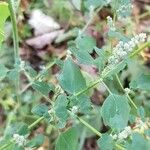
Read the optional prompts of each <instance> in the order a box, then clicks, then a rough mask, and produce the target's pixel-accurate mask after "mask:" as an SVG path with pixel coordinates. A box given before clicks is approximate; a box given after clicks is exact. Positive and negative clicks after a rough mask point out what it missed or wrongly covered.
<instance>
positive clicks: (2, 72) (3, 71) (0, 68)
mask: <svg viewBox="0 0 150 150" xmlns="http://www.w3.org/2000/svg"><path fill="white" fill-rule="evenodd" d="M7 72H8V69H7V68H6V67H5V66H4V65H3V64H0V80H2V79H4V78H5V77H6V75H7Z"/></svg>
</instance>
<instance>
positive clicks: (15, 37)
mask: <svg viewBox="0 0 150 150" xmlns="http://www.w3.org/2000/svg"><path fill="white" fill-rule="evenodd" d="M8 4H9V11H10V18H11V22H12V27H13V43H14V55H15V59H16V58H19V38H18V30H17V21H16V15H15V12H14V8H13V4H12V1H11V0H8Z"/></svg>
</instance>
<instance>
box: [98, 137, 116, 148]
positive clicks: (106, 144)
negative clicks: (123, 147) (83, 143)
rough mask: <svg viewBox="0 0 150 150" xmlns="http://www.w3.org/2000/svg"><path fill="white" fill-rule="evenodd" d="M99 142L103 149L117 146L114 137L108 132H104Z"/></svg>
mask: <svg viewBox="0 0 150 150" xmlns="http://www.w3.org/2000/svg"><path fill="white" fill-rule="evenodd" d="M97 143H98V146H99V148H100V149H101V150H113V149H114V147H115V144H114V141H113V138H112V137H111V136H110V135H108V134H103V135H102V137H101V138H99V139H98V141H97Z"/></svg>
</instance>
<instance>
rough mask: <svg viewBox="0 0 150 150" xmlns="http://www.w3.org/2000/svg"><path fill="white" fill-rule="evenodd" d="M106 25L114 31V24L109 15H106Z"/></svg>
mask: <svg viewBox="0 0 150 150" xmlns="http://www.w3.org/2000/svg"><path fill="white" fill-rule="evenodd" d="M107 25H108V27H109V29H110V30H111V31H116V28H115V24H114V22H113V20H112V18H111V17H110V16H108V17H107Z"/></svg>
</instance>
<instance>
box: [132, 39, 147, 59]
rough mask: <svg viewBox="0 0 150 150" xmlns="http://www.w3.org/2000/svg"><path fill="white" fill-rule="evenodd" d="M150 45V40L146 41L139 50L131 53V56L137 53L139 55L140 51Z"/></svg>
mask: <svg viewBox="0 0 150 150" xmlns="http://www.w3.org/2000/svg"><path fill="white" fill-rule="evenodd" d="M149 46H150V42H149V41H148V42H146V43H144V44H143V45H142V46H141V47H139V48H138V49H137V50H135V51H134V52H133V53H131V55H130V56H129V57H131V58H132V57H134V56H135V55H137V54H138V53H139V52H141V51H142V50H143V49H145V48H146V47H149Z"/></svg>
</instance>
